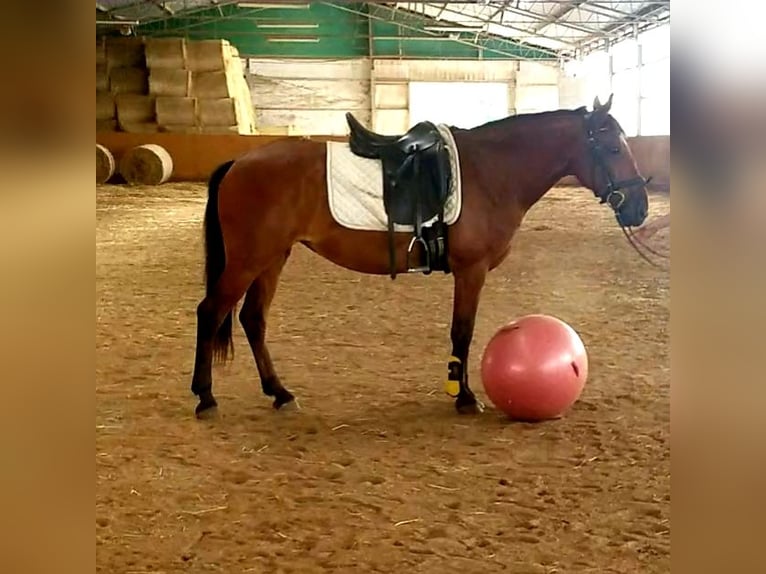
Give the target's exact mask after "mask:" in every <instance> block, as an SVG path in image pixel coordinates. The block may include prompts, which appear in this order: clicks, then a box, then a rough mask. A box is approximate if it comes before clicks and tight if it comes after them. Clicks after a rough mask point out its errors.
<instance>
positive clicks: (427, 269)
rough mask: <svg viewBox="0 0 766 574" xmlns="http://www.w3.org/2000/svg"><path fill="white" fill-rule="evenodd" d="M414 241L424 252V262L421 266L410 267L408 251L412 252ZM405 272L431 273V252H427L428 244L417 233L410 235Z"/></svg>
mask: <svg viewBox="0 0 766 574" xmlns="http://www.w3.org/2000/svg"><path fill="white" fill-rule="evenodd" d="M415 243H420V244H421V245H422V246H423V250H424V251H425V254H426V264H425V265H423V266H421V267H410V253H412V248H413V247H414V246H415ZM407 273H425V274H426V275H428V274H429V273H431V254H430V253H429V252H428V244H427V243H426V240H425V239H423V238H422V237H418V236H417V235H413V236H412V239H410V244H409V246H408V247H407Z"/></svg>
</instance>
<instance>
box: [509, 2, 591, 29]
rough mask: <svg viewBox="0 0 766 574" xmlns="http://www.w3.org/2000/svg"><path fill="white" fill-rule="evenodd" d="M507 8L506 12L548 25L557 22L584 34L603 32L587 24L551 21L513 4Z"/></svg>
mask: <svg viewBox="0 0 766 574" xmlns="http://www.w3.org/2000/svg"><path fill="white" fill-rule="evenodd" d="M505 10H506V12H510V13H511V14H518V15H519V16H526V17H528V18H532V19H533V20H536V21H538V22H543V23H544V24H545V25H546V26H547V25H550V24H555V25H556V26H561V27H562V28H569V29H570V30H575V31H577V32H582V33H583V34H589V35H599V34H600V32H601V30H598V29H594V28H587V27H585V26H579V25H577V24H569V23H567V22H549V21H548V19H547V17H546V16H542V15H540V14H538V13H537V12H531V11H529V10H524V9H522V8H514V7H511V6H506V8H505Z"/></svg>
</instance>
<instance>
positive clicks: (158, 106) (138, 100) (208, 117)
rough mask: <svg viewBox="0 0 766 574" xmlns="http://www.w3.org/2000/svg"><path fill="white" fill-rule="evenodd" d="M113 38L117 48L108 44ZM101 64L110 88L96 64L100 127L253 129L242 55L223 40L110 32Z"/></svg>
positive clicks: (197, 130) (238, 131) (135, 129)
mask: <svg viewBox="0 0 766 574" xmlns="http://www.w3.org/2000/svg"><path fill="white" fill-rule="evenodd" d="M120 40H121V41H122V42H117V41H120ZM128 40H130V42H128ZM112 44H115V46H120V49H116V48H115V47H113V48H111V50H110V46H111V45H112ZM125 44H127V45H129V46H132V48H133V49H132V50H128V49H126V48H125V47H124V46H125ZM110 53H114V55H113V57H112V59H111V60H110ZM118 64H119V65H118ZM105 68H106V72H107V78H108V83H109V91H108V93H105V91H104V90H103V88H104V79H103V78H101V79H100V83H99V73H102V72H103V68H99V65H98V64H97V69H96V75H97V100H98V101H99V102H98V105H97V114H98V115H97V128H99V129H110V126H113V125H115V124H116V125H117V126H119V128H120V129H122V130H124V131H132V132H139V133H149V132H152V131H154V132H156V131H164V132H176V133H236V134H253V133H255V112H254V111H253V106H252V100H251V97H250V89H249V87H248V85H247V81H246V80H245V74H244V69H243V66H242V60H241V59H240V57H239V53H238V51H237V49H236V48H234V47H233V46H232V45H231V44H230V43H229V42H228V41H227V40H197V41H194V40H187V39H185V38H146V39H141V38H130V39H127V38H117V39H114V40H113V39H112V38H109V39H107V41H106V43H105ZM139 69H140V73H139V71H138V70H139ZM99 94H100V95H99ZM109 98H111V100H110V99H109ZM110 101H111V102H112V103H111V106H112V107H111V108H110ZM109 113H112V116H111V117H107V116H108V114H109ZM108 120H110V123H106V122H107V121H108ZM115 120H116V121H115ZM112 129H114V128H112Z"/></svg>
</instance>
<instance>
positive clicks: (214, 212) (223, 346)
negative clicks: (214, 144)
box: [204, 160, 234, 362]
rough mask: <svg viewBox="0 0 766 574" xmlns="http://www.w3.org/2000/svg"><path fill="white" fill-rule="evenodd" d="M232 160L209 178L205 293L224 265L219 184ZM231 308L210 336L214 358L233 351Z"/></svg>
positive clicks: (225, 355) (206, 212)
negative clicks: (219, 216) (219, 209)
mask: <svg viewBox="0 0 766 574" xmlns="http://www.w3.org/2000/svg"><path fill="white" fill-rule="evenodd" d="M233 164H234V160H229V161H227V162H226V163H222V164H221V165H219V166H218V167H217V168H215V170H214V171H213V173H212V174H211V176H210V180H209V181H208V199H207V206H206V207H205V222H204V227H205V294H206V295H208V296H209V295H210V293H211V291H212V290H213V287H214V286H215V284H216V282H217V281H218V279H219V278H220V277H221V275H222V274H223V270H224V268H225V267H226V252H225V250H224V246H223V233H221V222H220V221H219V220H218V187H219V186H220V185H221V181H222V180H223V178H224V176H225V175H226V174H227V173H228V171H229V169H231V166H232V165H233ZM232 312H233V311H229V313H228V314H227V315H226V318H225V319H224V320H223V323H222V324H221V327H220V329H218V332H217V333H216V335H215V337H214V339H213V357H214V359H215V360H217V361H221V362H225V361H226V360H227V359H228V358H229V355H230V354H232V355H233V354H234V343H233V341H232V338H231V329H232Z"/></svg>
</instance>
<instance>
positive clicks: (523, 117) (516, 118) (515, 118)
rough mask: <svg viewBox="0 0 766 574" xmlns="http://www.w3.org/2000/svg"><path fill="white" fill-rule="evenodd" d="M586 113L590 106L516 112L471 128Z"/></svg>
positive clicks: (508, 125) (506, 124) (479, 128)
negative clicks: (525, 112)
mask: <svg viewBox="0 0 766 574" xmlns="http://www.w3.org/2000/svg"><path fill="white" fill-rule="evenodd" d="M586 113H588V108H587V107H586V106H580V107H579V108H576V109H562V110H548V111H544V112H534V113H528V114H515V115H512V116H506V117H504V118H500V119H497V120H492V121H489V122H486V123H483V124H481V125H478V126H475V127H473V128H470V130H482V129H485V128H494V127H503V128H508V127H512V126H515V125H517V124H523V123H526V122H529V121H532V120H539V119H545V118H548V119H554V118H560V117H567V118H568V117H573V116H580V117H581V116H583V115H584V114H586Z"/></svg>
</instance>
